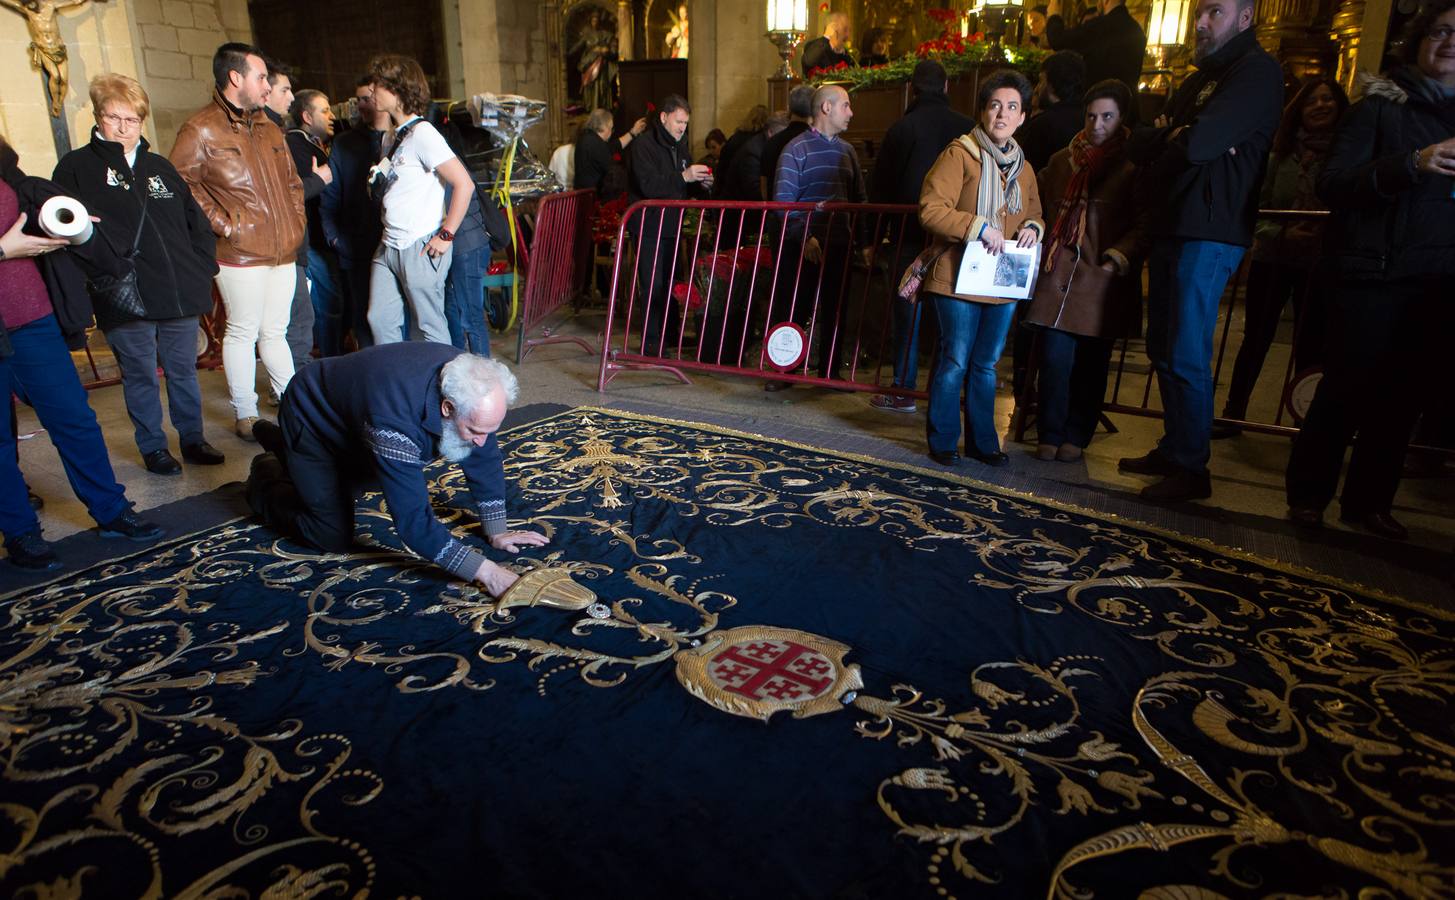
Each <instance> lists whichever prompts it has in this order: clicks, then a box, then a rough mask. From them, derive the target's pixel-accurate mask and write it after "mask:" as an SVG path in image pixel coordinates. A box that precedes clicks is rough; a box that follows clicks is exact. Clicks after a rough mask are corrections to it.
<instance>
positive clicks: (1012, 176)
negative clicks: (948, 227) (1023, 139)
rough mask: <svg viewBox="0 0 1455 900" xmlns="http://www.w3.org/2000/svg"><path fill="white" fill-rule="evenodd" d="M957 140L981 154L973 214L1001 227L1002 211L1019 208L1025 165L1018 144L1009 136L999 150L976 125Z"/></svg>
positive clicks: (1014, 210)
mask: <svg viewBox="0 0 1455 900" xmlns="http://www.w3.org/2000/svg"><path fill="white" fill-rule="evenodd" d="M960 142H961V143H962V144H964V146H965V149H967V150H969V151H970V152H971V153H977V152H978V153H979V155H980V189H979V191H978V192H977V193H976V195H975V214H976V215H978V216H981V217H983V218H984V219H985V220H986V221H987V222H989V223H990V227H991V228H994V229H996V230H997V231H1003V230H1004V229H1005V214H1006V213H1007V212H1011V213H1018V212H1020V211H1021V184H1020V174H1021V169H1023V168H1025V165H1026V157H1025V154H1024V153H1022V152H1021V145H1020V144H1017V143H1016V142H1015V138H1011V140H1010V142H1009V143H1007V144H1006V145H1005V149H1004V150H1002V149H1001V148H999V147H997V146H995V143H994V142H993V141H992V140H991V139H990V135H988V134H986V133H985V129H984V128H981V127H980V126H979V125H976V126H975V129H974V130H973V131H971V132H970V133H969V134H968V135H965V136H964V137H962V138H960ZM996 175H999V176H1000V177H998V178H997V177H995V176H996Z"/></svg>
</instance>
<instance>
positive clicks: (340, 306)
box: [308, 247, 344, 356]
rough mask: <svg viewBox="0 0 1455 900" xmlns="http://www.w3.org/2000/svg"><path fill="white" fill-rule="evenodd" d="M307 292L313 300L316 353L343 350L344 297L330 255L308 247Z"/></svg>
mask: <svg viewBox="0 0 1455 900" xmlns="http://www.w3.org/2000/svg"><path fill="white" fill-rule="evenodd" d="M308 291H309V295H310V296H311V297H312V299H313V344H314V346H315V347H317V348H318V354H319V356H338V355H339V354H341V353H343V352H344V330H343V324H344V297H343V292H342V285H341V284H340V281H339V276H338V265H337V263H336V261H335V259H334V257H333V254H331V253H329V254H324V253H320V252H318V251H317V250H315V249H313V248H312V247H309V248H308Z"/></svg>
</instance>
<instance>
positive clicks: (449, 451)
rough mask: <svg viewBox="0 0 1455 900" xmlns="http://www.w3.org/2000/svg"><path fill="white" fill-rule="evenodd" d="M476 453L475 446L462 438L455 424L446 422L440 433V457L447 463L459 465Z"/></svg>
mask: <svg viewBox="0 0 1455 900" xmlns="http://www.w3.org/2000/svg"><path fill="white" fill-rule="evenodd" d="M473 452H475V445H474V444H472V443H470V442H469V441H467V440H465V439H464V438H462V437H460V432H459V431H457V430H456V429H455V423H454V422H451V421H449V420H446V421H445V427H444V428H443V429H441V431H440V456H442V457H444V458H445V461H446V462H452V463H457V462H459V461H461V460H463V459H464V458H465V457H467V456H469V455H470V454H471V453H473Z"/></svg>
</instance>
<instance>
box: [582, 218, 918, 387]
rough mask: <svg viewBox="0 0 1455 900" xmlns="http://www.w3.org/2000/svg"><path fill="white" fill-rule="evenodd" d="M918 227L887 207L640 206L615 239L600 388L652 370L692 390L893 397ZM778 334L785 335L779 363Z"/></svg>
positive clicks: (624, 222)
mask: <svg viewBox="0 0 1455 900" xmlns="http://www.w3.org/2000/svg"><path fill="white" fill-rule="evenodd" d="M917 216H918V210H917V209H916V208H915V207H913V206H902V205H890V204H850V203H820V204H813V203H738V202H723V201H709V202H696V201H677V200H647V201H642V202H640V203H637V204H635V205H634V206H632V207H631V208H630V209H628V210H627V211H626V214H625V215H623V216H622V222H621V225H620V227H619V230H618V233H617V253H616V258H615V261H614V263H613V265H612V278H611V298H610V301H609V304H608V307H607V319H606V331H605V337H604V341H603V346H602V355H601V370H600V375H599V377H598V381H597V387H598V389H599V390H603V391H604V390H606V386H607V385H608V384H610V383H611V381H612V380H613V379H614V378H615V377H616V376H617V375H618V374H620V373H621V372H623V371H626V370H632V369H644V370H652V369H655V370H660V371H666V372H670V373H672V374H673V375H675V376H676V377H677V378H679V379H680V380H681V381H683V382H685V383H690V382H689V379H688V378H687V376H686V374H685V372H687V371H701V372H720V373H725V374H735V375H746V376H750V377H757V378H763V379H770V380H777V381H786V382H793V383H800V384H810V385H819V386H825V387H833V388H838V389H842V390H860V391H879V390H885V388H884V387H882V386H881V384H880V383H879V382H880V381H881V380H886V381H887V378H885V379H881V375H883V374H884V370H885V369H886V368H892V364H893V356H892V351H893V350H894V348H893V346H892V345H893V334H892V331H893V329H892V327H891V318H890V317H891V313H892V309H893V306H892V303H891V302H890V301H891V298H892V296H893V292H894V288H895V286H897V284H898V281H899V275H900V273H901V272H902V271H903V269H904V268H905V267H906V266H907V265H908V264H909V262H910V260H911V259H912V258H913V253H912V252H910V250H911V247H910V245H909V243H908V242H906V240H905V227H904V226H905V225H906V223H908V222H912V221H914V220H915V218H916V217H917ZM629 237H630V238H631V240H630V242H628V238H629ZM815 246H816V250H817V253H815V252H814V249H815ZM914 250H915V251H916V252H917V248H914ZM905 257H908V258H905ZM790 325H792V326H794V327H792V328H789V327H788V326H790ZM788 332H793V333H794V334H796V338H795V337H794V336H793V335H791V334H787V333H788ZM770 335H772V336H774V337H775V338H776V337H777V336H780V335H782V336H785V337H787V342H786V345H780V344H777V343H775V344H774V348H773V349H774V352H773V353H771V354H770V353H769V352H768V347H767V346H766V342H767V339H768V338H769V337H770ZM795 342H796V343H795ZM795 346H798V347H799V349H800V351H801V352H798V353H796V354H795V353H794V352H793V350H794V347H795ZM780 350H781V351H782V352H781V353H780V352H779V351H780ZM784 354H786V355H784ZM815 354H817V356H818V359H817V360H815V359H814V356H815ZM790 357H791V358H790ZM775 359H776V362H775V361H774V360H775ZM903 393H905V394H908V395H911V396H921V397H922V396H924V394H923V393H922V392H914V391H904V392H903Z"/></svg>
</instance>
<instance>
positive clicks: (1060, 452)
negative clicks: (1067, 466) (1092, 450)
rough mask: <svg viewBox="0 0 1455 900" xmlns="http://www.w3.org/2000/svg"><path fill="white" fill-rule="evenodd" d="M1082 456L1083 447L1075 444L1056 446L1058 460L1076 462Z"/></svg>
mask: <svg viewBox="0 0 1455 900" xmlns="http://www.w3.org/2000/svg"><path fill="white" fill-rule="evenodd" d="M1080 458H1081V448H1080V447H1078V446H1076V445H1075V444H1062V445H1061V446H1059V447H1057V448H1056V460H1057V461H1058V462H1076V461H1077V460H1078V459H1080Z"/></svg>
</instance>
